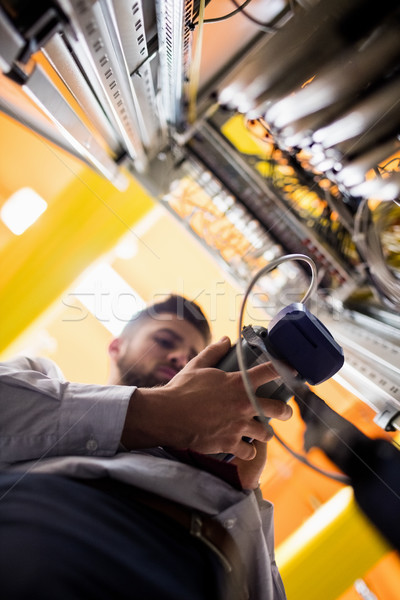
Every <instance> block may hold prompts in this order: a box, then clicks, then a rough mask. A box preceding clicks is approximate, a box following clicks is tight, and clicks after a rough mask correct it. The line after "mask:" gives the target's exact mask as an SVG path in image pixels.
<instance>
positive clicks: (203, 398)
mask: <svg viewBox="0 0 400 600" xmlns="http://www.w3.org/2000/svg"><path fill="white" fill-rule="evenodd" d="M229 348H230V341H229V339H228V338H223V339H222V340H220V341H219V342H217V343H215V344H211V345H210V346H208V347H207V348H205V349H204V350H203V351H202V352H200V354H198V355H197V356H196V357H195V358H194V359H192V360H191V361H190V362H189V363H188V364H187V365H186V367H185V368H184V369H182V371H180V372H179V373H178V374H177V375H175V377H174V378H173V379H172V380H171V381H170V382H169V383H168V384H167V385H165V386H163V387H156V388H140V389H138V390H136V391H135V393H134V394H133V395H132V398H131V401H130V404H129V408H128V412H127V417H126V421H125V427H124V431H123V435H122V438H121V442H122V444H123V445H124V446H125V447H126V448H128V449H134V448H146V447H147V448H149V447H154V446H171V447H175V448H191V449H192V450H196V451H197V452H202V453H204V454H216V453H219V452H224V453H231V454H234V455H235V456H236V457H237V458H238V459H241V460H251V459H253V458H254V457H256V447H255V445H254V444H248V443H247V442H244V441H243V440H242V437H243V436H247V437H249V438H251V439H254V440H256V441H259V442H263V443H265V442H266V441H267V440H268V439H270V437H271V435H270V431H269V430H268V429H266V428H265V426H264V425H263V424H261V423H259V422H258V421H256V420H254V418H253V417H254V416H256V415H255V411H254V408H253V407H252V405H251V402H250V400H249V399H248V397H247V394H246V391H245V389H244V386H243V381H242V376H241V374H240V373H239V372H235V373H227V372H225V371H221V370H220V369H215V368H212V367H213V366H214V365H216V364H217V363H218V362H219V361H220V360H221V358H222V357H223V356H224V355H225V354H226V353H227V352H228V350H229ZM248 375H249V379H250V382H251V384H252V385H253V389H257V388H258V387H259V386H260V385H261V384H263V383H266V382H268V381H271V380H273V379H275V378H276V377H277V373H276V372H275V370H274V369H273V367H272V366H271V365H270V364H269V363H264V364H262V365H258V366H256V367H253V368H252V369H250V370H249V371H248ZM259 404H260V407H261V409H262V410H263V412H264V414H265V416H266V417H270V418H275V419H280V420H282V421H285V420H287V419H289V418H290V416H291V414H292V409H291V408H290V406H288V405H287V404H286V403H285V402H282V401H281V400H274V399H269V398H260V399H259Z"/></svg>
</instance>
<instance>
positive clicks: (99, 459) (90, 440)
mask: <svg viewBox="0 0 400 600" xmlns="http://www.w3.org/2000/svg"><path fill="white" fill-rule="evenodd" d="M134 390H135V388H132V387H129V386H107V385H91V384H79V383H71V382H67V381H66V380H65V379H64V376H63V374H62V373H61V371H60V369H59V368H58V367H57V365H55V364H54V363H53V362H52V361H50V360H48V359H44V358H40V359H31V358H26V357H17V358H16V359H14V360H12V361H9V362H6V363H0V414H1V419H0V464H1V467H2V469H3V470H7V471H18V472H20V473H21V477H23V474H24V473H26V472H30V473H32V472H34V473H52V474H58V475H64V476H69V477H76V478H87V479H89V478H96V477H104V476H108V477H111V478H114V479H118V480H120V481H123V482H125V483H127V484H131V485H134V486H136V487H138V488H141V489H144V490H147V491H151V492H153V493H155V494H158V495H159V496H161V497H165V498H168V499H171V500H174V501H177V502H180V503H181V504H185V505H187V506H189V507H191V508H194V509H197V510H200V511H202V512H204V513H206V514H209V515H211V516H213V517H214V518H216V519H217V520H218V521H219V522H220V523H221V524H222V525H224V526H225V527H226V528H227V529H228V530H229V532H230V534H231V535H232V537H233V538H234V539H235V541H236V543H237V545H238V547H239V549H240V552H241V555H242V560H243V562H244V563H245V565H246V568H247V572H248V586H249V591H250V598H251V599H252V600H258V599H260V600H261V599H263V600H283V599H284V598H285V593H284V589H283V584H282V581H281V578H280V575H279V572H278V569H277V566H276V564H275V558H274V539H273V535H274V534H273V506H272V504H271V503H270V502H267V501H258V500H257V498H256V495H255V493H254V492H252V491H249V490H242V491H239V490H237V489H235V488H234V487H232V486H231V485H230V484H229V483H227V482H226V481H224V480H222V479H220V478H218V477H216V476H215V475H212V474H211V473H208V472H207V471H203V470H200V469H198V468H195V467H193V466H191V465H188V464H185V463H182V462H179V461H178V460H176V459H174V458H173V457H172V456H171V455H169V454H168V453H167V452H166V451H165V450H164V449H162V448H153V449H149V450H140V451H133V452H121V451H120V439H121V434H122V429H123V426H124V422H125V417H126V411H127V408H128V403H129V400H130V398H131V396H132V394H133V393H134Z"/></svg>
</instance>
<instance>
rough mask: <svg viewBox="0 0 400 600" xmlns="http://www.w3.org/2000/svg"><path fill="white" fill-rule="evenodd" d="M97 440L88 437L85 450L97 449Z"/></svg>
mask: <svg viewBox="0 0 400 600" xmlns="http://www.w3.org/2000/svg"><path fill="white" fill-rule="evenodd" d="M97 446H98V444H97V442H96V440H95V439H94V438H90V440H88V441H87V442H86V450H88V451H89V452H94V451H95V450H97Z"/></svg>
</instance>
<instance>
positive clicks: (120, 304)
mask: <svg viewBox="0 0 400 600" xmlns="http://www.w3.org/2000/svg"><path fill="white" fill-rule="evenodd" d="M72 294H73V295H74V296H75V297H76V298H77V299H78V300H79V302H81V303H82V304H83V305H84V306H85V307H86V308H87V309H88V310H89V311H90V312H91V313H92V315H93V316H94V317H96V319H97V320H98V321H100V322H101V323H102V325H104V327H106V328H107V329H108V330H109V331H110V332H111V333H112V334H113V335H119V334H120V333H121V331H122V329H123V327H124V326H125V325H126V323H127V322H128V321H129V320H130V319H131V318H132V316H133V315H134V314H135V313H137V312H138V311H139V310H141V309H142V308H144V306H145V303H144V301H143V299H142V298H141V297H140V296H139V295H138V294H137V293H136V292H135V291H134V290H133V288H131V286H130V285H128V283H127V282H126V281H125V279H123V278H122V277H121V276H120V275H118V273H117V272H116V271H115V270H114V269H113V268H112V267H111V266H110V265H109V264H107V263H104V262H103V263H100V264H98V265H96V266H95V267H93V268H92V269H90V270H89V271H88V273H87V275H86V276H85V277H84V279H82V281H81V282H80V283H79V284H78V286H77V287H76V288H75V289H74V290H73V292H72Z"/></svg>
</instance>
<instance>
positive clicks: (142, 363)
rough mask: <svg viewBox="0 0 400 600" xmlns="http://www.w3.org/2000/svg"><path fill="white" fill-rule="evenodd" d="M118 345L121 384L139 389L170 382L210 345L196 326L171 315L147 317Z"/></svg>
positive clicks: (116, 359) (116, 361) (117, 356)
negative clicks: (207, 344) (154, 317)
mask: <svg viewBox="0 0 400 600" xmlns="http://www.w3.org/2000/svg"><path fill="white" fill-rule="evenodd" d="M117 342H118V351H117V352H116V354H115V357H114V360H115V363H116V366H117V368H118V371H119V378H120V384H121V385H136V386H138V387H153V386H156V385H164V384H166V383H168V381H170V380H171V379H172V377H174V375H176V374H177V373H178V372H179V371H180V370H181V369H183V367H184V366H185V365H186V364H187V363H188V362H189V360H190V359H191V358H193V357H194V356H196V355H197V354H198V353H199V352H200V351H201V350H202V349H203V348H204V347H205V346H206V343H205V340H204V338H203V336H202V335H201V333H200V332H199V331H198V330H197V329H196V327H195V326H194V325H192V324H191V323H189V321H185V320H184V319H182V318H179V317H177V316H176V315H173V314H169V313H165V314H160V315H157V319H152V318H146V319H145V320H143V321H142V322H140V323H138V325H137V327H134V328H133V330H132V333H131V335H130V336H129V334H126V338H119V339H118V340H117Z"/></svg>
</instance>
